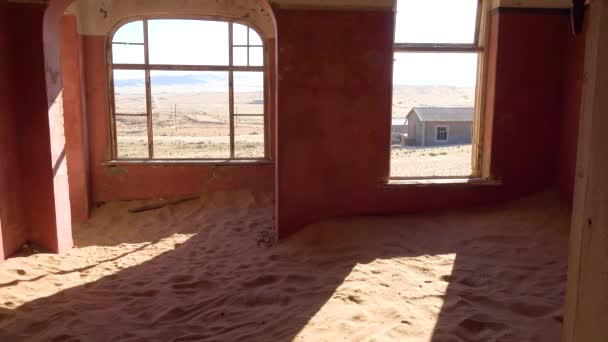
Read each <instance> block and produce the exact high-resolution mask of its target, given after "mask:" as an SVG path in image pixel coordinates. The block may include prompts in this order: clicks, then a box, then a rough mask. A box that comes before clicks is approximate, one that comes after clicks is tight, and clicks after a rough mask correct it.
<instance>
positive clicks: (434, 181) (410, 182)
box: [383, 178, 502, 189]
mask: <svg viewBox="0 0 608 342" xmlns="http://www.w3.org/2000/svg"><path fill="white" fill-rule="evenodd" d="M500 185H502V181H500V180H498V179H489V178H426V179H425V178H418V179H391V180H389V181H388V183H386V184H384V185H383V188H385V189H395V188H402V187H453V186H458V187H470V186H500Z"/></svg>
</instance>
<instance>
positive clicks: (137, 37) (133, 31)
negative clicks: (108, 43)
mask: <svg viewBox="0 0 608 342" xmlns="http://www.w3.org/2000/svg"><path fill="white" fill-rule="evenodd" d="M112 42H113V43H141V44H143V43H144V23H143V21H141V20H140V21H134V22H131V23H128V24H125V25H123V26H121V27H120V28H119V29H118V30H117V31H116V33H115V34H114V37H113V39H112Z"/></svg>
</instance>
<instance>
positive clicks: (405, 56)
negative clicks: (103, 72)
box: [113, 0, 477, 87]
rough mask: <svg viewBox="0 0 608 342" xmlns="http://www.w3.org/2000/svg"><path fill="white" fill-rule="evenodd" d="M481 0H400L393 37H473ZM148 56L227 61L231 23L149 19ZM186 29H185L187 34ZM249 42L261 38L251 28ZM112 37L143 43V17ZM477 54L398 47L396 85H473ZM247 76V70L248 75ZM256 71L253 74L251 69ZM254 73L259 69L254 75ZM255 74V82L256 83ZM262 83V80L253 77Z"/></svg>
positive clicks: (119, 56) (239, 39)
mask: <svg viewBox="0 0 608 342" xmlns="http://www.w3.org/2000/svg"><path fill="white" fill-rule="evenodd" d="M476 8H477V0H398V5H397V24H396V28H395V41H396V42H399V43H401V42H403V43H406V42H407V43H432V42H434V43H436V42H439V43H470V42H472V41H473V37H474V33H475V19H476V14H477V11H476ZM148 25H149V26H148V30H149V39H150V47H149V48H150V62H151V63H154V64H185V65H192V64H207V65H227V63H228V24H227V23H225V22H214V21H200V20H150V21H149V24H148ZM184 32H185V33H186V34H184ZM249 34H250V43H251V44H255V45H257V44H260V45H261V43H262V42H261V39H260V38H259V36H258V35H257V34H256V33H255V31H253V30H250V31H249ZM246 39H247V28H246V27H245V26H242V25H238V24H235V28H234V43H235V44H245V43H246ZM114 41H115V42H116V41H121V42H131V43H133V42H141V43H143V24H142V22H141V21H138V22H133V23H129V24H127V25H125V26H123V27H122V28H120V29H119V30H118V32H117V33H116V35H115V36H114ZM234 53H235V63H237V61H243V60H245V61H246V49H245V48H242V49H238V50H236V49H235V51H234ZM113 55H114V58H115V62H117V63H125V62H130V63H143V47H142V46H138V45H130V46H121V45H114V49H113ZM250 62H251V63H252V64H253V65H262V63H263V57H262V48H254V49H253V50H250ZM476 70H477V55H476V54H472V53H468V54H464V53H458V54H429V53H398V54H396V55H395V65H394V72H393V83H394V84H396V85H449V86H458V87H474V86H475V81H476V76H477V75H476ZM156 74H157V75H162V74H166V75H173V76H176V75H189V74H192V73H191V72H187V71H182V72H179V71H177V72H176V71H174V72H164V71H159V72H156ZM245 76H246V75H245ZM252 76H253V74H252ZM137 77H138V73H131V72H128V71H127V72H120V73H119V74H118V75H115V78H118V79H131V78H137ZM256 78H258V77H257V75H256ZM253 82H254V81H253V80H252V84H253ZM255 83H256V84H259V83H258V81H255Z"/></svg>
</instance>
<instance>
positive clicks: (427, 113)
mask: <svg viewBox="0 0 608 342" xmlns="http://www.w3.org/2000/svg"><path fill="white" fill-rule="evenodd" d="M414 112H415V113H416V114H417V115H418V117H419V118H420V121H463V122H467V121H471V122H472V121H473V108H472V107H414V108H412V110H411V111H410V113H409V114H408V116H409V115H410V114H412V113H414Z"/></svg>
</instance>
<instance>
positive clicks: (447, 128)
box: [435, 125, 450, 143]
mask: <svg viewBox="0 0 608 342" xmlns="http://www.w3.org/2000/svg"><path fill="white" fill-rule="evenodd" d="M440 128H445V140H440V139H437V137H438V136H439V129H440ZM435 142H436V143H447V142H450V126H446V125H437V126H435Z"/></svg>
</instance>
